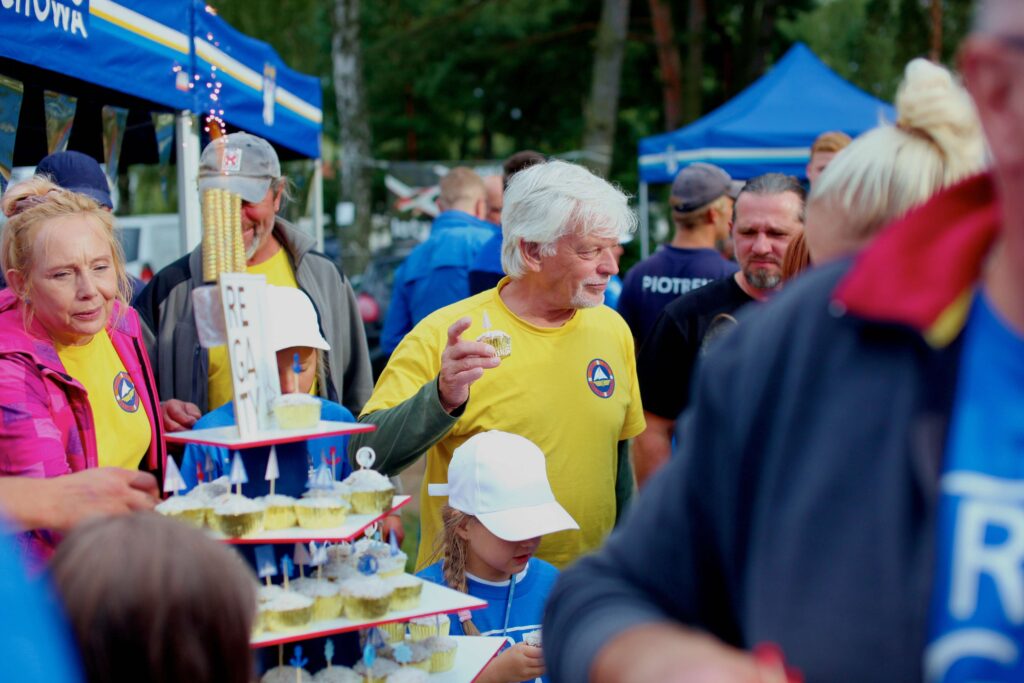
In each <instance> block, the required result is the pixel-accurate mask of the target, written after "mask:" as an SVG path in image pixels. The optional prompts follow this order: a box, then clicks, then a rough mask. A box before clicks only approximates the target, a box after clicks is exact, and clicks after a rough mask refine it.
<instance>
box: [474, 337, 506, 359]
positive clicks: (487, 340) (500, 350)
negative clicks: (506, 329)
mask: <svg viewBox="0 0 1024 683" xmlns="http://www.w3.org/2000/svg"><path fill="white" fill-rule="evenodd" d="M477 341H478V342H483V343H484V344H487V345H488V346H490V347H491V348H492V349H494V351H495V353H497V354H498V357H499V358H508V357H509V356H511V355H512V337H510V336H508V335H507V334H504V333H502V334H500V335H493V334H491V335H487V334H486V333H485V334H483V335H480V336H479V337H477Z"/></svg>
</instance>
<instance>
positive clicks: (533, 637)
mask: <svg viewBox="0 0 1024 683" xmlns="http://www.w3.org/2000/svg"><path fill="white" fill-rule="evenodd" d="M523 642H524V643H526V644H527V645H532V646H533V647H540V629H537V630H536V631H530V632H529V633H524V634H523Z"/></svg>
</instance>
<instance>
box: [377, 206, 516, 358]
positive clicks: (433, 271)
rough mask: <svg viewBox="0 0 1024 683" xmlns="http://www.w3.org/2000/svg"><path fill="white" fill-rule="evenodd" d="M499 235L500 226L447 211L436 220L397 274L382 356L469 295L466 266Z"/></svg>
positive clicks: (381, 340)
mask: <svg viewBox="0 0 1024 683" xmlns="http://www.w3.org/2000/svg"><path fill="white" fill-rule="evenodd" d="M497 234H500V233H499V228H498V226H496V225H494V224H492V223H488V222H487V221H484V220H480V219H479V218H475V217H473V216H471V215H470V214H468V213H466V212H464V211H457V210H449V211H445V212H443V213H442V214H441V215H440V216H438V217H437V218H435V219H434V224H433V225H432V226H431V228H430V237H428V238H427V240H426V241H425V242H424V243H423V244H421V245H419V246H417V247H416V248H415V249H413V250H412V253H410V254H409V256H408V257H406V259H405V261H404V262H403V263H402V265H401V266H399V268H398V270H397V271H396V272H395V282H394V285H393V287H392V290H391V305H390V306H389V307H388V315H387V319H386V320H385V321H384V329H383V330H382V331H381V337H380V346H381V350H382V351H384V352H385V353H391V352H392V351H394V350H395V347H396V346H398V343H399V342H401V341H402V338H403V337H404V336H405V335H406V333H407V332H409V330H411V329H412V328H413V327H414V326H415V325H416V323H418V322H419V321H420V320H422V319H423V318H425V317H427V316H428V315H429V314H431V313H433V312H434V311H436V310H437V309H439V308H441V307H443V306H447V305H448V304H452V303H455V302H456V301H459V300H460V299H465V298H466V297H467V296H469V283H468V279H467V278H468V274H469V267H470V266H471V265H473V261H474V260H475V259H476V256H477V253H478V252H479V251H480V248H481V247H482V246H483V245H484V243H485V242H487V241H488V240H490V239H491V238H492V237H494V236H495V235H497Z"/></svg>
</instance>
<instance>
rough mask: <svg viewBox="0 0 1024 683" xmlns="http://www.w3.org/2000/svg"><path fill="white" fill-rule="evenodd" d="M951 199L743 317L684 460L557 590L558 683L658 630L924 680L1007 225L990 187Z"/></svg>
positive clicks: (712, 366)
mask: <svg viewBox="0 0 1024 683" xmlns="http://www.w3.org/2000/svg"><path fill="white" fill-rule="evenodd" d="M948 195H949V196H943V197H940V198H939V199H938V200H936V201H935V202H933V203H932V204H929V205H926V207H924V208H923V209H921V210H919V211H918V212H915V213H914V214H912V215H911V216H910V217H908V218H907V219H905V220H904V221H903V222H902V223H901V224H897V225H895V226H892V227H890V228H888V229H887V231H886V232H885V233H883V234H882V235H881V236H880V237H879V238H878V239H877V240H876V242H875V244H874V245H873V247H872V248H871V249H870V250H869V251H867V252H865V253H864V254H863V255H862V256H861V257H860V258H859V259H858V261H857V262H856V263H855V264H854V265H853V266H851V265H850V264H849V263H839V264H833V265H830V266H826V267H823V268H820V269H818V270H817V271H812V272H810V273H808V274H807V275H805V276H803V277H801V278H800V279H799V280H797V281H796V282H795V283H794V284H793V285H792V286H790V287H788V288H787V290H786V291H784V292H782V294H781V295H780V296H778V297H777V298H775V299H774V300H773V301H771V302H769V303H768V304H766V305H765V306H762V307H756V308H753V309H751V310H749V311H747V312H746V315H745V316H743V317H744V320H743V322H742V324H741V325H739V326H738V327H737V328H736V330H735V331H734V332H732V333H731V334H730V335H729V336H728V337H726V338H725V339H723V340H722V342H721V343H720V344H719V345H718V347H717V348H716V349H715V350H714V351H713V352H712V353H711V354H710V355H709V356H708V357H707V358H706V359H705V364H704V365H703V367H702V368H701V369H700V372H699V375H698V383H697V390H696V393H695V395H694V399H693V402H692V404H691V406H690V408H689V409H688V411H687V412H686V413H684V416H683V419H682V420H681V422H682V424H681V426H680V429H681V430H682V431H683V432H684V433H685V434H686V435H687V438H686V439H683V440H681V445H682V449H681V451H680V452H679V453H677V454H676V455H675V457H674V458H673V459H672V460H671V461H670V462H669V463H668V464H667V465H666V467H665V468H664V469H663V470H662V471H660V472H659V473H658V474H657V475H656V476H655V477H654V478H653V480H652V482H651V483H650V484H649V485H648V487H647V488H646V489H644V490H643V491H642V492H641V494H640V496H639V497H638V500H637V501H636V502H635V503H634V505H633V507H632V509H631V510H630V512H629V514H628V515H627V517H626V520H625V521H624V523H623V524H622V525H620V526H619V527H618V528H617V529H616V531H615V532H614V533H613V535H612V536H611V537H610V539H609V541H608V543H607V545H606V546H605V547H604V548H603V549H602V550H601V551H599V552H598V553H597V554H595V555H592V556H590V557H587V558H584V559H583V560H581V561H580V562H579V563H577V565H576V566H574V567H572V568H570V569H569V570H567V571H566V572H564V573H563V575H562V579H561V580H560V581H559V583H558V584H557V585H556V587H555V590H554V592H553V594H552V598H551V601H550V602H549V606H548V612H547V614H546V617H545V623H544V649H545V656H546V659H547V661H548V663H549V666H550V673H551V679H552V681H556V682H559V681H572V682H576V681H580V682H582V681H586V680H587V678H588V672H589V669H590V666H591V664H592V662H593V659H594V656H595V655H596V654H597V652H598V651H599V650H600V648H601V647H602V646H603V645H604V644H605V643H606V642H607V641H608V640H609V639H611V638H612V637H614V636H615V635H617V634H618V633H620V632H621V631H623V630H624V629H627V628H629V627H630V626H635V625H639V624H643V623H649V622H654V621H676V622H681V623H683V624H687V625H691V626H693V627H696V628H699V629H701V630H704V631H707V632H709V633H711V634H713V635H714V636H716V637H717V638H719V639H721V640H722V641H724V642H726V643H729V644H731V645H733V646H736V647H740V648H745V649H749V648H751V647H753V646H755V645H757V644H758V643H762V642H773V643H777V644H778V645H780V646H781V648H782V650H783V652H784V654H785V657H786V661H787V663H789V664H792V665H793V666H795V667H796V668H798V669H800V670H801V671H802V672H803V673H804V675H805V677H806V680H807V681H808V682H814V681H828V682H830V683H845V682H847V681H848V682H850V683H853V682H854V681H857V682H859V681H867V680H870V681H882V682H887V681H892V682H893V683H896V682H900V683H903V682H905V681H920V680H922V653H923V649H924V645H925V639H926V632H927V624H928V606H929V599H930V595H931V583H932V569H933V565H934V557H933V555H934V522H935V514H936V506H937V502H938V481H939V475H940V472H941V464H942V458H943V455H944V451H945V445H946V432H947V427H948V423H949V417H950V412H951V410H952V405H953V398H954V395H955V390H956V378H957V371H958V362H959V354H960V341H959V331H960V329H961V328H962V322H963V317H962V315H960V316H959V319H958V314H957V310H959V309H958V307H957V306H955V305H953V304H955V302H956V301H957V300H959V295H960V294H963V293H964V292H969V291H970V288H971V286H972V285H973V284H974V283H975V282H976V281H977V278H978V276H979V272H980V263H981V262H982V261H983V260H984V255H985V253H986V251H987V249H988V248H989V247H990V245H991V243H992V241H993V240H994V239H995V234H996V231H997V229H996V225H997V223H996V221H995V216H996V215H997V212H996V211H995V209H994V206H995V202H994V197H993V192H992V189H991V187H990V185H989V184H988V180H987V178H985V177H980V178H976V179H973V180H971V181H967V183H965V184H963V185H961V186H958V187H957V188H954V190H952V191H950V193H948ZM979 204H980V208H979ZM967 224H969V225H968V227H967V228H966V229H965V228H964V226H965V225H967ZM947 228H948V229H947ZM915 245H916V249H914V248H912V247H913V246H915ZM886 292H887V293H888V296H885V295H884V294H885V293H886ZM963 312H964V313H965V312H966V309H964V311H963ZM958 323H959V326H958Z"/></svg>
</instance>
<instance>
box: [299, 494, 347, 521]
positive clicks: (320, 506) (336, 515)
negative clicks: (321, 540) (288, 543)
mask: <svg viewBox="0 0 1024 683" xmlns="http://www.w3.org/2000/svg"><path fill="white" fill-rule="evenodd" d="M347 512H348V508H347V507H346V506H345V503H344V502H342V500H341V499H340V498H336V497H333V496H332V497H329V498H320V497H317V498H301V499H299V500H298V501H296V503H295V515H296V516H297V517H298V518H299V526H300V527H302V528H303V529H330V528H332V527H337V526H341V525H342V524H343V523H344V522H345V514H346V513H347Z"/></svg>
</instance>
